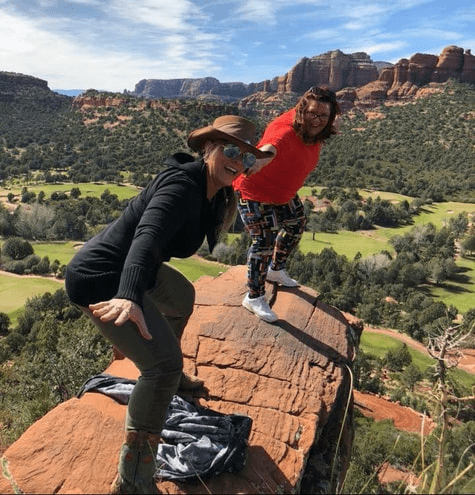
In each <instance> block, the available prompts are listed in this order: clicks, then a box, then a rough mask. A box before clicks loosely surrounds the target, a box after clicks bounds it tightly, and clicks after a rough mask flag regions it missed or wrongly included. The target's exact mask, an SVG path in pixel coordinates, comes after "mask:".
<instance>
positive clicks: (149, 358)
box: [66, 115, 269, 493]
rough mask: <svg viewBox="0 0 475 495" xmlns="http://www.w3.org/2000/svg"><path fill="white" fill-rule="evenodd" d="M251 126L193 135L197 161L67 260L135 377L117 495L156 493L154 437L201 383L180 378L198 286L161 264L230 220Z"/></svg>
mask: <svg viewBox="0 0 475 495" xmlns="http://www.w3.org/2000/svg"><path fill="white" fill-rule="evenodd" d="M255 143H256V130H255V127H254V124H252V122H250V121H248V120H246V119H244V118H242V117H239V116H235V115H226V116H223V117H219V118H217V119H216V120H215V121H214V122H213V124H212V125H210V126H207V127H204V128H201V129H197V130H195V131H193V132H192V133H191V134H190V135H189V137H188V144H189V146H190V147H191V148H192V149H193V150H195V151H199V152H200V154H201V158H200V159H199V160H196V159H195V158H193V157H192V156H191V155H189V154H187V153H177V154H175V155H173V156H172V157H170V158H168V159H167V160H166V161H165V164H166V165H167V166H168V168H167V169H165V170H164V171H163V172H161V173H159V174H158V175H157V176H156V177H155V179H154V180H152V181H151V182H150V183H149V184H148V185H147V187H146V188H145V189H144V190H143V191H142V192H141V193H140V194H139V195H138V196H137V197H135V198H134V199H132V200H131V201H130V202H129V204H128V206H127V208H126V209H125V210H124V212H123V213H122V215H121V216H120V217H119V218H118V219H117V220H115V221H114V222H113V223H111V224H110V225H108V226H107V227H106V228H105V229H104V230H103V231H102V232H101V233H99V234H98V235H96V236H95V237H93V238H92V239H91V240H89V241H88V242H87V243H86V244H85V245H84V246H83V247H82V249H81V250H80V251H79V252H78V253H77V254H76V256H75V257H74V258H73V259H72V261H71V262H70V263H69V265H68V268H67V272H66V289H67V292H68V295H69V297H70V299H71V301H73V302H74V303H76V304H78V305H79V306H80V307H81V308H82V310H83V311H84V313H86V314H87V315H88V316H89V317H90V318H91V319H92V321H93V322H94V323H95V324H96V326H97V327H98V328H99V330H100V332H101V333H102V334H103V335H104V336H105V337H106V338H107V339H108V340H109V341H110V342H111V343H112V344H113V345H114V347H115V348H116V349H118V350H119V351H120V352H121V353H122V354H124V355H125V356H126V357H128V358H129V359H131V360H132V361H133V362H134V363H135V365H136V366H137V368H138V369H139V371H140V373H141V375H140V377H139V379H138V381H137V384H136V386H135V388H134V391H133V393H132V395H131V398H130V401H129V404H128V407H127V416H126V424H125V426H126V436H125V443H124V445H123V446H122V449H121V453H120V460H119V467H118V475H117V478H116V480H115V481H114V483H113V485H112V492H113V493H156V492H157V489H156V485H155V482H154V480H153V476H154V472H155V457H156V451H157V445H158V442H159V436H160V432H161V430H162V426H163V424H164V421H165V415H166V411H167V408H168V405H169V403H170V401H171V399H172V397H173V395H174V394H175V393H176V391H177V390H178V389H179V388H188V389H190V388H199V387H201V386H202V385H203V382H202V381H201V380H199V379H198V378H196V377H190V376H187V375H184V374H183V371H182V368H183V357H182V353H181V350H180V337H181V335H182V333H183V329H184V327H185V325H186V323H187V321H188V319H189V317H190V315H191V313H192V311H193V304H194V288H193V286H192V284H191V283H190V282H189V281H188V280H187V279H186V278H185V277H184V276H183V275H181V274H180V273H179V272H178V271H177V270H175V269H174V268H172V267H171V266H170V265H169V264H167V263H166V261H168V260H169V259H170V258H171V257H179V258H185V257H188V256H191V255H192V254H194V253H195V252H196V251H197V250H198V248H199V247H200V246H201V244H202V243H203V241H204V238H205V237H206V238H207V241H208V245H209V248H210V250H212V249H213V247H214V246H215V244H216V241H217V237H218V235H219V233H220V232H221V231H223V230H224V229H226V228H228V227H229V226H230V225H231V224H232V223H233V221H234V218H235V212H236V199H235V195H234V192H233V189H232V186H231V184H232V181H233V180H234V179H235V178H236V177H238V176H239V175H240V174H241V173H243V172H245V171H246V170H247V169H249V168H251V167H253V166H254V165H256V162H257V160H258V159H261V160H263V159H264V160H269V153H267V152H264V151H261V150H259V149H258V148H256V147H255V146H254V144H255Z"/></svg>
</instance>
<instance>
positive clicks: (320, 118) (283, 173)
mask: <svg viewBox="0 0 475 495" xmlns="http://www.w3.org/2000/svg"><path fill="white" fill-rule="evenodd" d="M339 113H340V108H339V105H338V102H337V100H336V95H335V93H334V92H333V91H331V90H329V89H326V88H319V87H313V88H310V89H309V90H308V91H306V92H305V94H304V95H302V97H301V98H300V99H299V100H298V102H297V104H296V106H295V108H293V109H291V110H289V111H288V112H285V113H284V114H282V115H280V116H279V117H277V118H276V119H275V120H273V121H272V122H271V123H270V124H269V125H268V127H267V128H266V130H265V131H264V135H263V137H262V139H261V140H260V142H259V144H258V147H259V148H260V149H261V150H263V151H272V153H273V156H272V157H271V158H264V159H260V160H257V162H256V164H255V165H254V166H253V167H252V168H250V169H249V171H248V172H247V173H246V174H244V175H241V176H240V177H239V178H237V179H236V180H234V182H233V187H234V189H235V190H236V192H237V195H238V198H239V202H238V209H239V213H240V215H241V218H242V221H243V223H244V227H245V229H246V231H247V232H248V233H249V234H250V236H251V239H252V243H251V246H250V248H249V251H248V255H247V265H248V281H247V285H248V288H249V292H248V294H247V295H246V297H245V298H244V300H243V302H242V304H243V306H244V307H245V308H247V309H248V310H249V311H251V312H253V313H255V314H256V315H257V316H259V317H260V318H262V319H263V320H265V321H268V322H271V323H272V322H274V321H277V320H278V316H277V315H276V314H275V313H274V312H273V311H272V310H271V309H270V307H269V303H268V302H267V300H266V298H265V281H266V280H268V281H269V282H277V283H278V284H280V285H283V286H285V287H297V286H298V283H297V281H296V280H294V279H292V278H290V277H289V275H288V274H287V272H286V271H285V262H286V260H287V258H288V256H289V255H290V253H291V252H292V250H293V249H294V248H295V247H296V246H297V245H298V243H299V241H300V239H301V237H302V233H303V231H304V228H305V223H306V219H305V214H304V208H303V204H302V201H301V200H300V198H299V196H298V194H297V191H298V190H299V189H300V188H301V187H302V185H303V184H304V182H305V179H306V178H307V176H308V174H309V173H310V172H311V171H312V170H313V169H314V168H315V167H316V166H317V164H318V159H319V156H320V150H321V147H322V144H323V142H324V141H325V140H326V139H328V138H329V137H330V136H331V135H332V134H336V132H337V131H336V127H335V118H336V116H337V114H339Z"/></svg>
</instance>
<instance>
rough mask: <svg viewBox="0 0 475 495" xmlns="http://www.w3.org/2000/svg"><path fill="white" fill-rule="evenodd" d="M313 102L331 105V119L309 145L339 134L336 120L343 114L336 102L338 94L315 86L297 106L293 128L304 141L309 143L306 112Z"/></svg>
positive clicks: (304, 95) (303, 96)
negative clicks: (306, 129) (306, 131)
mask: <svg viewBox="0 0 475 495" xmlns="http://www.w3.org/2000/svg"><path fill="white" fill-rule="evenodd" d="M311 101H319V102H322V103H330V117H329V119H328V122H327V125H326V126H325V128H324V129H323V130H322V132H320V133H319V134H317V135H316V136H315V137H314V138H312V140H311V141H312V142H311V143H309V144H315V143H317V142H318V141H325V140H326V139H328V138H329V137H330V136H331V135H333V134H337V130H336V128H335V118H336V116H337V115H338V114H340V113H341V110H340V105H339V104H338V102H337V100H336V94H335V93H334V92H333V91H332V90H331V89H328V88H324V87H318V86H313V87H311V88H310V89H309V90H307V91H306V92H305V93H304V94H303V95H302V96H301V97H300V99H299V100H298V102H297V104H296V105H295V118H294V122H293V127H294V130H295V132H296V133H297V134H298V135H299V136H300V137H301V138H302V139H303V140H304V141H308V138H307V137H306V136H305V127H306V126H305V112H306V111H307V108H308V106H309V104H310V102H311Z"/></svg>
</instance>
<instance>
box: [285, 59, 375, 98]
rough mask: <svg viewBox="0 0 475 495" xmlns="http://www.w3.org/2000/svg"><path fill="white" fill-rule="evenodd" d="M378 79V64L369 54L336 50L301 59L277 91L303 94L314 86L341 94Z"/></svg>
mask: <svg viewBox="0 0 475 495" xmlns="http://www.w3.org/2000/svg"><path fill="white" fill-rule="evenodd" d="M378 76H379V73H378V69H377V67H376V65H375V64H374V63H373V61H372V60H371V58H370V57H369V56H368V55H367V54H366V53H353V54H351V55H345V54H344V53H343V52H341V51H340V50H335V51H331V52H327V53H325V54H323V55H318V56H316V57H312V58H303V59H302V60H300V61H299V62H298V63H297V65H296V66H295V67H293V68H292V69H291V70H290V71H289V72H288V73H287V74H286V75H285V76H283V77H281V78H279V79H278V91H282V92H295V93H303V92H305V91H306V90H307V89H308V88H309V87H311V86H326V87H328V88H330V89H332V90H333V91H338V90H340V89H342V88H346V87H349V86H362V85H364V84H367V83H369V82H371V81H374V80H375V79H377V78H378Z"/></svg>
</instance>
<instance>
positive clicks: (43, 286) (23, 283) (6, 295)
mask: <svg viewBox="0 0 475 495" xmlns="http://www.w3.org/2000/svg"><path fill="white" fill-rule="evenodd" d="M78 245H79V246H80V243H79V244H78V243H75V242H58V243H34V244H33V249H34V251H35V254H37V255H38V256H40V257H44V256H48V257H49V259H50V261H54V260H55V259H57V260H59V261H60V263H61V264H63V265H66V264H68V263H69V261H70V260H71V258H72V257H73V256H74V254H75V252H76V250H77V247H78ZM170 263H171V264H172V265H173V266H174V267H175V268H177V269H178V270H180V272H181V273H183V275H185V276H186V277H187V278H188V279H189V280H191V281H192V282H194V281H195V280H197V279H199V278H200V277H202V276H203V275H209V276H211V277H217V276H218V275H219V274H220V273H222V272H223V271H225V270H226V267H223V266H221V265H219V264H217V263H210V262H208V261H204V260H203V261H202V260H200V259H197V258H188V259H183V260H182V259H172V260H171V261H170ZM63 283H64V281H63V280H58V279H52V278H46V277H26V276H25V277H20V276H14V275H7V274H5V273H0V312H1V313H6V314H7V315H8V316H9V317H10V320H11V322H12V325H14V324H15V323H16V321H17V317H18V314H19V313H20V312H21V310H22V308H23V306H24V305H25V302H26V301H27V299H28V298H31V297H33V296H36V295H40V294H44V293H45V292H52V293H53V292H55V291H56V290H58V289H60V288H61V287H63Z"/></svg>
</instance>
